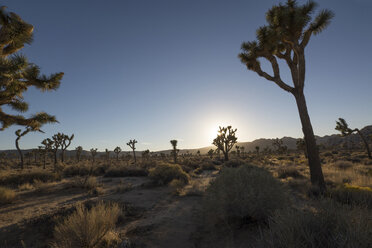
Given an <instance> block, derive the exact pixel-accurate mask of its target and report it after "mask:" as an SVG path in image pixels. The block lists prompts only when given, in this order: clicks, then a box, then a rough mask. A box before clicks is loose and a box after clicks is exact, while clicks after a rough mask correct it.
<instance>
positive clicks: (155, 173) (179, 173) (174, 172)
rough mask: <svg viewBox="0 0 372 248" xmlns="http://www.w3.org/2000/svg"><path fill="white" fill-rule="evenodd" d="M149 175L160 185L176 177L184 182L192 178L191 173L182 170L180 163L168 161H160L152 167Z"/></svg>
mask: <svg viewBox="0 0 372 248" xmlns="http://www.w3.org/2000/svg"><path fill="white" fill-rule="evenodd" d="M149 177H150V178H151V179H152V180H153V181H154V182H155V183H157V184H159V185H166V184H168V183H170V182H171V181H172V180H174V179H177V180H180V181H181V182H182V183H184V184H187V183H188V182H189V180H190V178H189V175H188V174H187V173H186V172H185V171H183V170H182V168H181V166H180V165H178V164H168V163H159V164H158V165H156V167H155V168H152V169H150V172H149Z"/></svg>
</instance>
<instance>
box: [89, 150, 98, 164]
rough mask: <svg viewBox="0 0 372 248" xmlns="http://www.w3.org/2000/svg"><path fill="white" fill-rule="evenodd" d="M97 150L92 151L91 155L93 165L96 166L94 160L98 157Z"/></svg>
mask: <svg viewBox="0 0 372 248" xmlns="http://www.w3.org/2000/svg"><path fill="white" fill-rule="evenodd" d="M97 150H98V149H97V148H92V149H90V155H91V156H92V164H94V159H95V157H96V155H97Z"/></svg>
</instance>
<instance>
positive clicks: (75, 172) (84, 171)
mask: <svg viewBox="0 0 372 248" xmlns="http://www.w3.org/2000/svg"><path fill="white" fill-rule="evenodd" d="M88 174H89V167H88V166H86V165H71V166H66V167H65V168H64V169H63V175H64V176H65V177H74V176H86V175H88Z"/></svg>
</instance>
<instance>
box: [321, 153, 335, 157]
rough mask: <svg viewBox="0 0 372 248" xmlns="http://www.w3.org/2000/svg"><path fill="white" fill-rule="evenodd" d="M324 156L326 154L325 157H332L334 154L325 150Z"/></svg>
mask: <svg viewBox="0 0 372 248" xmlns="http://www.w3.org/2000/svg"><path fill="white" fill-rule="evenodd" d="M323 156H324V157H332V156H333V154H332V153H331V152H325V153H324V154H323Z"/></svg>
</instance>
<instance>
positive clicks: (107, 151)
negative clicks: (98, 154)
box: [105, 148, 110, 162]
mask: <svg viewBox="0 0 372 248" xmlns="http://www.w3.org/2000/svg"><path fill="white" fill-rule="evenodd" d="M105 153H106V154H105V157H106V161H107V162H109V161H110V151H109V150H108V149H107V148H106V149H105Z"/></svg>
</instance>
